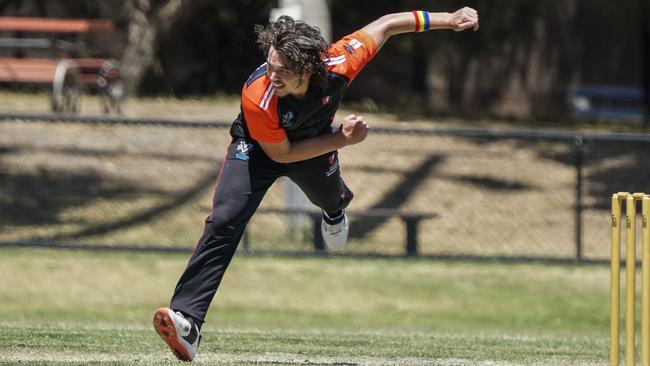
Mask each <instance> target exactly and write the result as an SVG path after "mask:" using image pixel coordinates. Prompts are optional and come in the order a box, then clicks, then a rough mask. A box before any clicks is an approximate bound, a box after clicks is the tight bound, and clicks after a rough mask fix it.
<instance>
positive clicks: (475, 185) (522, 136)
mask: <svg viewBox="0 0 650 366" xmlns="http://www.w3.org/2000/svg"><path fill="white" fill-rule="evenodd" d="M228 127H229V123H203V122H193V123H190V122H170V121H131V122H128V121H117V120H108V119H91V118H86V119H84V118H83V117H79V118H68V119H64V120H56V119H51V120H48V118H46V117H42V118H35V119H30V120H27V119H24V118H23V119H17V118H11V117H5V118H4V119H3V120H2V121H1V122H0V242H2V243H5V244H8V243H14V244H16V243H17V244H21V243H22V244H30V243H31V244H37V245H38V244H42V243H67V244H88V245H95V246H116V247H133V246H135V247H147V248H159V249H160V248H170V249H171V248H183V249H185V250H191V249H192V248H193V246H194V244H195V243H196V240H197V239H198V237H199V235H200V233H201V231H202V229H203V220H204V219H205V217H206V216H207V215H208V214H209V212H210V204H211V197H212V193H213V188H214V183H215V181H216V174H217V171H218V168H219V165H220V163H221V161H222V159H223V156H224V154H225V149H226V145H227V144H228V143H229V141H230V137H229V134H228ZM649 149H650V137H648V136H645V135H631V134H616V135H602V134H598V135H593V134H572V133H558V132H544V131H502V132H499V131H494V130H468V129H460V130H440V129H431V130H428V129H419V130H406V129H389V128H380V129H373V131H372V133H371V135H370V136H369V137H368V139H367V140H366V141H364V142H363V143H361V144H359V145H355V146H352V147H348V148H345V149H344V150H342V152H341V154H340V160H341V171H342V176H343V177H344V179H345V180H346V182H347V184H348V185H349V186H350V187H351V189H352V190H353V191H354V192H355V199H354V201H353V203H352V204H351V206H350V212H357V213H359V212H364V211H368V210H376V209H386V210H384V211H389V212H393V213H395V214H396V215H395V216H393V217H390V216H389V217H371V216H364V215H352V214H351V215H350V216H351V217H350V219H351V238H350V242H349V244H348V246H347V248H346V253H364V254H378V255H403V254H405V252H406V249H405V242H406V235H407V233H406V225H404V222H403V221H402V220H401V219H400V216H399V215H400V214H406V213H411V214H436V215H435V217H428V218H427V217H425V218H423V219H422V220H421V221H419V223H418V225H417V227H418V229H419V230H418V232H417V237H416V239H417V244H418V253H420V254H421V255H427V256H472V257H512V258H556V259H569V260H572V259H584V260H603V259H606V258H608V256H609V239H608V238H609V211H608V210H609V207H608V203H609V197H610V194H611V193H612V192H616V191H648V187H647V184H646V181H647V179H648V174H649V173H648V170H647V167H646V165H645V164H644V163H645V162H646V161H647V155H646V154H647V151H649ZM292 196H295V195H294V193H292V188H290V186H289V184H288V182H287V181H285V180H279V181H278V182H277V183H276V184H275V185H274V186H273V187H272V188H271V189H270V190H269V192H268V193H267V195H266V197H265V199H264V201H263V203H262V206H261V210H260V211H259V212H258V213H257V214H256V215H255V216H254V217H253V219H252V221H251V222H250V224H249V226H248V228H247V234H246V236H245V239H244V242H243V243H242V244H241V246H240V249H246V250H248V251H251V252H256V251H258V252H260V251H283V252H296V253H305V252H313V251H314V244H313V243H314V237H313V232H314V230H313V227H312V223H311V221H310V220H308V219H305V217H303V216H301V215H299V214H286V213H281V212H278V210H284V209H286V208H287V207H296V206H295V205H296V202H298V205H299V206H300V205H303V203H300V202H301V200H300V199H298V200H297V201H296V199H295V197H294V198H291V197H292ZM304 205H306V206H304V207H305V208H307V209H310V208H314V207H313V206H310V204H309V203H304ZM12 245H13V244H12Z"/></svg>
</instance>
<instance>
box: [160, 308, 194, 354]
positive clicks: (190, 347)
mask: <svg viewBox="0 0 650 366" xmlns="http://www.w3.org/2000/svg"><path fill="white" fill-rule="evenodd" d="M192 326H194V329H192ZM153 327H154V328H155V329H156V332H157V333H158V335H159V336H160V337H161V338H162V339H163V341H165V343H167V345H168V346H169V348H170V349H171V350H172V352H173V353H174V355H175V356H176V357H177V358H178V359H179V360H181V361H187V362H190V361H192V360H193V359H194V356H195V355H196V350H197V348H199V341H200V338H201V336H200V335H199V327H198V326H196V324H192V323H190V321H189V320H187V319H185V317H184V316H183V314H181V313H180V312H174V311H173V310H172V309H169V308H160V309H158V310H157V311H156V313H155V314H154V316H153Z"/></svg>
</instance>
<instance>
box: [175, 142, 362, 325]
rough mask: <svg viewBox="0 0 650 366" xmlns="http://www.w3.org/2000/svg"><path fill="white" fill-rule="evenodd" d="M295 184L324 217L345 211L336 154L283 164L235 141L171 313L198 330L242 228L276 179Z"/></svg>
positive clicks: (250, 144)
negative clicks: (189, 318) (185, 320)
mask: <svg viewBox="0 0 650 366" xmlns="http://www.w3.org/2000/svg"><path fill="white" fill-rule="evenodd" d="M282 176H286V177H289V179H291V180H292V181H294V182H295V183H296V184H297V185H298V186H299V187H300V188H301V189H302V191H303V192H305V194H306V195H307V197H308V198H309V200H310V201H311V202H312V203H314V204H315V205H316V206H318V207H320V208H321V209H323V210H324V211H325V212H328V213H335V212H337V211H339V210H341V209H343V208H345V207H346V206H347V205H348V204H349V202H350V201H351V200H352V197H353V195H352V192H351V191H350V190H349V189H348V187H347V186H346V185H345V183H344V182H343V180H342V179H341V176H340V171H339V162H338V156H337V152H336V151H334V152H331V153H328V154H325V155H322V156H319V157H316V158H312V159H309V160H305V161H301V162H296V163H289V164H281V163H276V162H274V161H273V160H271V159H270V158H269V157H268V156H267V155H266V154H265V153H264V151H263V150H262V148H261V147H260V146H259V145H258V144H257V143H255V142H251V141H246V140H242V139H233V141H232V143H231V144H230V146H229V147H228V153H227V155H226V158H225V160H224V162H223V165H222V167H221V172H220V173H219V178H218V179H217V184H216V187H215V193H214V198H213V202H212V213H211V214H210V216H208V218H207V219H206V220H205V229H204V231H203V235H202V236H201V238H200V239H199V242H198V243H197V246H196V249H195V250H194V253H193V254H192V257H191V258H190V260H189V263H188V265H187V268H186V269H185V272H184V273H183V274H182V275H181V278H180V279H179V281H178V284H177V285H176V289H175V291H174V295H173V297H172V300H171V305H170V307H171V308H172V309H173V310H175V311H180V312H181V313H183V314H184V315H186V316H190V317H191V318H192V319H193V320H194V322H195V323H196V324H197V325H198V326H199V327H201V325H202V324H203V322H204V321H205V315H206V313H207V312H208V308H209V306H210V303H211V302H212V299H213V297H214V295H215V294H216V292H217V288H218V287H219V284H220V283H221V279H222V278H223V275H224V273H225V271H226V269H227V268H228V265H229V264H230V261H231V260H232V257H233V255H234V254H235V251H236V249H237V245H238V244H239V241H240V240H241V237H242V235H243V234H244V229H245V227H246V224H247V223H248V221H249V220H250V219H251V217H252V216H253V214H254V213H255V211H256V210H257V208H258V206H259V205H260V202H261V201H262V198H263V197H264V194H265V193H266V191H267V190H268V189H269V187H271V185H272V184H273V182H274V181H275V180H276V179H277V178H278V177H282Z"/></svg>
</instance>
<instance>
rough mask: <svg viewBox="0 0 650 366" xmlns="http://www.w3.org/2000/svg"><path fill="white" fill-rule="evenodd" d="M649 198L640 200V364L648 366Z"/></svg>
mask: <svg viewBox="0 0 650 366" xmlns="http://www.w3.org/2000/svg"><path fill="white" fill-rule="evenodd" d="M649 218H650V197H648V196H647V195H646V196H644V197H643V198H642V199H641V219H642V225H643V227H642V232H641V236H642V254H641V364H642V365H643V366H650V228H649V227H648V219H649Z"/></svg>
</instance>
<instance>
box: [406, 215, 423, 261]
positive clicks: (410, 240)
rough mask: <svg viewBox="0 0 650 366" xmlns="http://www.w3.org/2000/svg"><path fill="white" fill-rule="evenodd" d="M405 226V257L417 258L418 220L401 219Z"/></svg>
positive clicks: (411, 218)
mask: <svg viewBox="0 0 650 366" xmlns="http://www.w3.org/2000/svg"><path fill="white" fill-rule="evenodd" d="M402 219H403V220H404V224H406V255H409V256H414V257H417V256H418V254H419V253H418V222H419V221H420V219H418V218H413V217H409V218H402Z"/></svg>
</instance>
